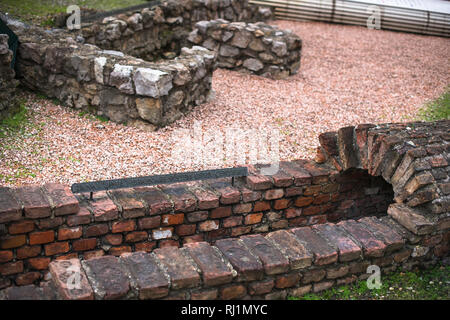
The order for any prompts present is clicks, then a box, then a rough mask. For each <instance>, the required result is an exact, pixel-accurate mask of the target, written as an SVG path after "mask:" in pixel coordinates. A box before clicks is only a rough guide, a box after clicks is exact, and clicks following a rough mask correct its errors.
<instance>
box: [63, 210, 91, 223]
mask: <svg viewBox="0 0 450 320" xmlns="http://www.w3.org/2000/svg"><path fill="white" fill-rule="evenodd" d="M90 222H91V212H90V211H89V210H88V209H87V208H85V207H80V211H78V213H77V214H74V215H70V216H68V217H67V225H68V226H69V227H73V226H78V225H81V224H89V223H90Z"/></svg>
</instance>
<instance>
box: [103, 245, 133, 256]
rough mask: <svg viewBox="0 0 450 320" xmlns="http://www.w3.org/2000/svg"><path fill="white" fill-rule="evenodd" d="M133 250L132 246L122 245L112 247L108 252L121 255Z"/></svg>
mask: <svg viewBox="0 0 450 320" xmlns="http://www.w3.org/2000/svg"><path fill="white" fill-rule="evenodd" d="M127 252H131V247H130V246H120V247H112V248H110V249H109V250H108V254H109V255H112V256H116V257H119V256H120V255H122V254H124V253H127Z"/></svg>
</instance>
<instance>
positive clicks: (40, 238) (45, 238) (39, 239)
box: [29, 230, 55, 245]
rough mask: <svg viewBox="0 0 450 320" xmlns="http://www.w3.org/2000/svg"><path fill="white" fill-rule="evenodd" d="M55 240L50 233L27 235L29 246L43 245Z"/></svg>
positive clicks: (53, 233) (53, 234)
mask: <svg viewBox="0 0 450 320" xmlns="http://www.w3.org/2000/svg"><path fill="white" fill-rule="evenodd" d="M54 240H55V232H54V231H53V230H52V231H41V232H33V233H30V235H29V244H30V245H35V244H43V243H49V242H53V241H54Z"/></svg>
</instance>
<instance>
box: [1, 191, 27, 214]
mask: <svg viewBox="0 0 450 320" xmlns="http://www.w3.org/2000/svg"><path fill="white" fill-rule="evenodd" d="M21 218H22V205H21V204H20V203H19V202H18V201H17V200H16V198H15V197H14V196H13V194H12V191H11V189H10V188H4V187H0V223H5V222H10V221H14V220H19V219H21Z"/></svg>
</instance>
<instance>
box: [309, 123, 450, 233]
mask: <svg viewBox="0 0 450 320" xmlns="http://www.w3.org/2000/svg"><path fill="white" fill-rule="evenodd" d="M449 127H450V121H448V120H443V121H437V122H432V123H430V122H428V123H427V122H413V123H395V124H392V123H391V124H381V125H373V124H361V125H358V126H349V127H344V128H341V129H339V130H338V131H334V132H326V133H322V134H321V135H320V136H319V141H320V147H319V148H318V154H317V158H316V160H317V161H318V162H326V163H329V164H331V165H333V166H334V167H335V168H336V169H337V170H338V171H340V172H343V171H345V170H348V169H350V168H361V169H365V170H367V171H368V173H369V174H370V175H372V176H382V177H383V178H384V179H385V180H386V181H387V182H388V183H390V184H391V185H392V187H393V190H394V201H395V203H394V204H392V205H391V206H390V208H389V209H388V213H389V214H391V215H392V216H394V217H396V219H397V220H399V221H403V223H404V224H406V225H408V226H409V229H411V230H412V231H416V232H417V231H419V229H422V228H423V229H424V230H428V229H430V228H432V226H433V224H434V222H435V221H436V219H438V220H439V219H440V218H439V217H443V216H446V215H448V214H449V211H450V195H449V194H450V183H449V171H450V166H449V164H450V157H449V151H450V141H449V140H450V133H449ZM413 218H414V219H413ZM411 219H413V220H414V221H415V223H414V222H412V221H411Z"/></svg>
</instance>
